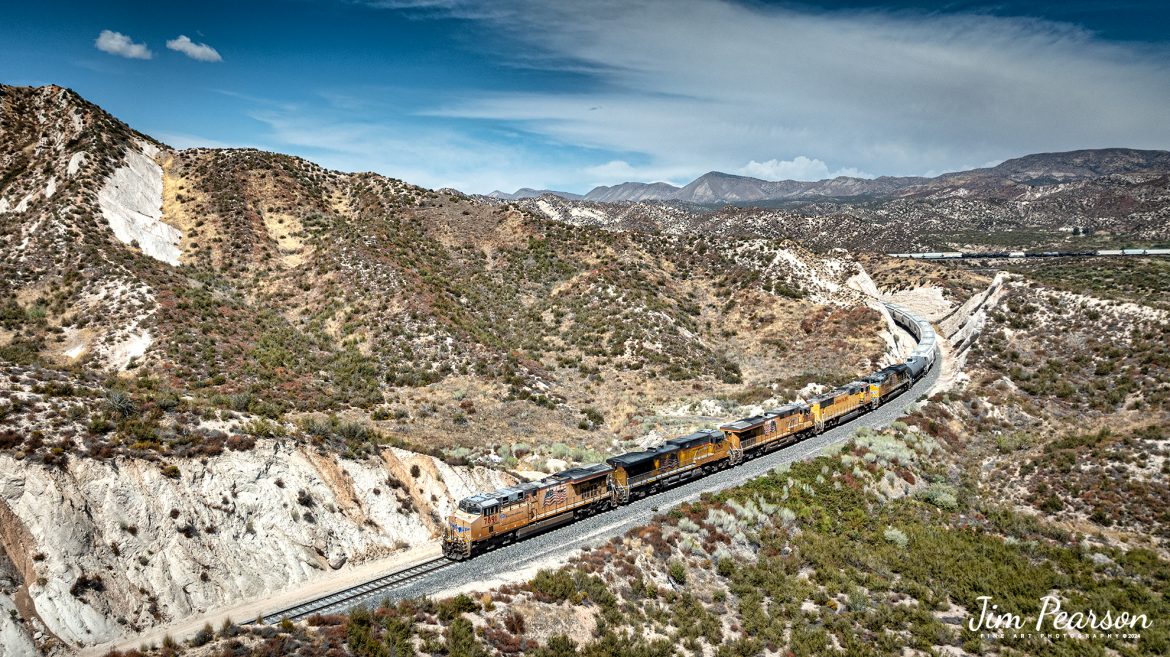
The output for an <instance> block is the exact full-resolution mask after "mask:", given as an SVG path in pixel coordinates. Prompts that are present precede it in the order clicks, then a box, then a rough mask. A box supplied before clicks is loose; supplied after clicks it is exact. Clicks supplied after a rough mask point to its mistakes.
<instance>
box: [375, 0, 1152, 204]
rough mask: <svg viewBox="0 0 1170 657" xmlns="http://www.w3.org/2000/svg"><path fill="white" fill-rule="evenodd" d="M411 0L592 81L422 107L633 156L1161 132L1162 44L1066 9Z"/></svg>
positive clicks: (912, 151) (916, 159)
mask: <svg viewBox="0 0 1170 657" xmlns="http://www.w3.org/2000/svg"><path fill="white" fill-rule="evenodd" d="M410 4H412V3H409V2H395V3H394V5H395V6H397V7H403V6H408V5H410ZM420 4H421V5H422V9H421V10H420V11H422V12H424V14H426V15H430V14H434V13H435V12H442V11H447V12H449V14H448V15H449V16H450V17H455V18H466V19H467V20H473V21H479V22H481V23H483V24H485V25H486V26H488V27H490V28H491V29H492V30H494V31H496V32H498V33H501V34H504V35H506V36H507V37H508V38H509V39H510V45H509V53H522V54H519V55H516V54H507V55H503V54H502V55H501V56H507V57H510V61H512V62H513V64H514V65H517V66H530V67H538V68H546V69H562V70H566V71H572V72H573V73H574V74H577V75H583V76H584V77H585V78H587V80H588V83H587V84H582V85H580V88H581V89H582V90H580V91H571V92H564V91H557V92H542V91H536V92H532V91H528V92H524V93H507V92H494V93H478V94H468V95H466V96H464V97H462V98H459V99H456V100H449V101H447V102H444V103H441V104H440V105H439V106H438V107H436V108H434V109H433V110H432V111H430V112H429V113H430V114H431V115H433V116H438V117H445V118H452V119H461V120H479V121H486V122H493V123H503V124H505V125H509V126H512V127H513V128H514V129H516V130H518V131H521V132H523V133H525V134H529V135H531V136H533V137H534V138H539V139H544V140H550V141H553V142H555V143H560V144H563V145H565V146H566V147H587V148H592V149H597V150H599V151H621V152H630V153H633V154H635V155H636V156H638V157H639V158H640V160H642V161H644V162H645V163H646V164H645V165H644V166H640V167H639V168H640V169H645V170H669V171H684V170H685V171H689V172H690V175H698V174H701V173H703V172H705V171H707V170H709V169H721V170H725V171H742V172H754V174H755V175H760V176H763V177H769V178H776V177H809V176H820V175H824V176H830V175H834V174H836V173H852V174H853V175H858V174H861V173H862V172H872V173H874V174H893V175H914V174H921V173H925V172H928V171H947V170H954V169H956V168H959V167H961V166H963V165H965V164H968V163H970V162H986V161H999V160H1003V159H1005V158H1007V157H1012V156H1016V155H1021V154H1024V153H1029V152H1040V151H1053V150H1069V149H1076V148H1095V147H1107V146H1138V147H1147V148H1167V147H1170V123H1167V122H1166V121H1165V120H1164V118H1163V117H1164V114H1165V107H1167V106H1170V50H1168V49H1167V47H1166V46H1165V44H1162V45H1149V44H1134V43H1112V42H1106V41H1103V40H1100V39H1098V38H1097V37H1095V36H1094V35H1093V34H1092V33H1089V32H1087V31H1085V30H1082V29H1079V28H1077V27H1076V26H1072V25H1069V24H1062V23H1053V22H1048V21H1042V20H1036V19H1029V18H1012V17H996V16H990V15H980V14H971V13H931V14H925V13H912V12H881V11H824V10H812V9H806V8H800V7H797V6H782V7H767V6H762V5H757V4H744V3H734V2H719V1H715V0H679V1H676V2H669V3H667V2H641V3H629V2H621V1H617V0H601V1H600V2H594V3H544V2H537V1H535V0H511V1H507V0H501V1H500V2H496V3H493V13H492V14H490V15H487V16H485V17H476V16H475V13H474V3H464V2H454V1H452V2H443V3H434V2H424V3H420ZM517 44H519V45H517ZM612 159H613V158H607V159H603V160H600V161H598V162H597V165H596V166H598V167H603V166H604V165H605V164H606V163H607V162H609V161H610V160H612ZM526 182H527V183H531V184H537V183H539V182H540V181H539V180H536V181H526Z"/></svg>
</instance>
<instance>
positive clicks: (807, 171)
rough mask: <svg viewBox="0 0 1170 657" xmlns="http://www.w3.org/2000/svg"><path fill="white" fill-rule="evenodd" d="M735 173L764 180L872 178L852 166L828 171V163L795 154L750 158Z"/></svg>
mask: <svg viewBox="0 0 1170 657" xmlns="http://www.w3.org/2000/svg"><path fill="white" fill-rule="evenodd" d="M736 173H739V174H741V175H744V176H752V177H753V178H763V179H764V180H825V179H826V178H836V177H837V176H849V177H851V178H873V176H872V175H871V174H868V173H865V172H864V171H859V170H857V169H854V168H853V167H846V168H844V169H838V170H836V171H832V172H830V171H829V165H827V164H825V163H824V162H823V161H822V160H818V159H815V158H809V157H805V156H803V155H797V156H796V157H794V158H792V159H791V160H777V159H771V160H768V161H766V162H757V161H755V160H752V161H751V162H748V163H747V164H745V165H744V166H742V167H740V168H739V169H738V170H737V171H736Z"/></svg>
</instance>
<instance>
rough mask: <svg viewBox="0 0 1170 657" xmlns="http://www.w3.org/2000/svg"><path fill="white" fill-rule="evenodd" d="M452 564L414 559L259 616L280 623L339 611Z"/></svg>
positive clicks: (441, 559)
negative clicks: (363, 579) (404, 564)
mask: <svg viewBox="0 0 1170 657" xmlns="http://www.w3.org/2000/svg"><path fill="white" fill-rule="evenodd" d="M453 565H455V562H454V561H451V560H450V559H448V558H447V557H437V558H435V559H431V560H430V561H424V562H422V563H416V564H415V565H413V566H410V567H409V568H403V569H402V570H398V571H395V572H393V573H390V574H389V575H383V576H381V577H379V578H377V579H372V580H370V581H368V582H364V583H362V584H358V585H357V586H351V587H349V588H347V589H342V590H340V591H337V592H334V593H330V594H329V595H326V596H322V597H320V598H315V599H313V600H309V601H307V602H302V603H300V604H298V605H294V606H292V607H288V608H286V609H281V610H280V611H274V612H272V613H267V614H264V615H263V617H262V620H263V621H264V622H265V623H269V624H273V623H279V622H280V621H282V620H284V619H285V618H287V619H289V620H294V621H295V620H300V619H302V618H308V617H309V616H312V615H314V614H329V613H334V612H339V611H342V610H344V609H348V608H350V607H352V606H354V605H356V604H358V603H361V602H366V601H368V600H370V599H371V598H374V597H376V596H378V595H380V594H384V593H388V592H389V591H392V590H394V589H396V588H398V587H400V586H405V585H406V584H409V583H410V582H413V581H414V580H416V579H419V578H421V577H425V576H427V575H430V574H431V573H434V572H437V571H440V570H443V569H444V568H447V567H449V566H453Z"/></svg>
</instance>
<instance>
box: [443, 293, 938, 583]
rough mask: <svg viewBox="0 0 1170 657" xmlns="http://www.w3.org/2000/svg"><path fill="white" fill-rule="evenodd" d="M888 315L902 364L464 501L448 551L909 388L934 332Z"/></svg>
mask: <svg viewBox="0 0 1170 657" xmlns="http://www.w3.org/2000/svg"><path fill="white" fill-rule="evenodd" d="M886 307H887V308H888V309H889V311H890V316H891V317H892V318H893V319H894V321H895V322H896V323H897V324H898V325H900V326H902V327H903V328H905V329H906V330H907V331H908V332H909V333H910V334H911V335H913V336H914V338H915V339H916V340H917V341H918V344H917V346H916V347H915V349H914V351H913V352H912V353H911V355H910V356H909V357H908V358H906V359H905V360H904V361H903V362H901V363H898V364H895V365H890V366H889V367H885V368H883V369H880V370H878V371H877V372H874V373H873V374H870V375H868V376H866V377H864V378H862V379H859V380H857V381H854V382H852V383H847V384H845V385H844V386H841V387H840V388H837V389H835V390H830V391H828V392H825V393H823V394H820V395H817V396H815V397H813V398H811V399H809V400H807V401H805V402H796V403H792V404H786V405H784V406H781V407H779V408H776V409H773V410H770V411H767V412H765V413H762V414H760V415H756V416H752V417H746V418H742V419H739V420H736V421H734V422H729V423H727V424H724V425H722V426H720V427H719V429H718V430H714V429H705V430H702V431H696V432H695V433H692V434H689V435H686V436H681V437H679V438H673V439H671V440H668V441H666V442H664V443H663V444H661V445H659V446H657V447H654V448H652V449H647V450H643V451H637V452H628V453H625V454H619V455H617V456H612V457H610V458H608V459H606V460H605V463H597V464H594V465H588V466H583V467H577V468H570V469H568V470H565V471H563V472H558V473H556V474H553V475H549V476H547V477H545V478H544V479H541V480H540V481H533V482H525V483H520V484H517V485H515V486H510V487H508V488H502V489H500V490H497V491H493V492H490V493H476V494H475V495H472V496H470V497H466V498H464V499H463V500H461V501H460V502H459V506H458V508H457V509H456V510H455V511H454V512H453V513H452V514H451V516H450V517H449V518H448V520H447V525H446V527H445V528H444V531H443V554H445V555H446V556H447V557H449V558H451V559H456V560H462V559H467V558H469V557H471V556H474V555H475V554H477V553H479V552H482V551H484V550H488V549H492V548H494V547H497V546H500V545H505V544H508V543H512V542H514V541H517V540H520V539H522V538H525V537H527V536H530V535H532V534H536V533H539V532H541V531H544V530H546V529H550V528H552V527H555V526H557V525H562V524H566V523H569V522H572V521H573V520H576V519H579V518H583V517H586V516H591V515H594V514H597V513H601V512H604V511H607V510H609V509H612V508H615V507H618V506H621V505H623V504H628V503H629V502H630V501H631V500H634V499H639V498H642V497H645V496H646V495H653V494H655V493H657V492H658V491H660V490H661V489H663V488H666V487H669V486H673V485H675V484H678V483H680V482H682V481H686V480H689V479H693V478H697V477H702V476H705V475H707V474H710V473H711V472H714V471H716V470H721V469H724V468H729V467H733V466H736V465H739V464H740V463H742V462H743V461H744V460H746V459H750V458H755V457H757V456H760V455H762V454H765V453H767V452H771V451H774V450H776V449H779V448H782V447H787V446H789V445H792V444H795V443H797V442H800V441H801V440H804V439H806V438H808V437H809V436H813V435H816V434H819V433H822V432H824V431H827V430H829V429H831V428H833V427H835V426H837V425H839V424H841V423H843V422H847V421H849V420H851V419H853V418H855V417H857V416H859V415H862V414H864V413H867V412H869V411H871V410H873V409H875V408H877V407H878V406H881V405H882V404H884V403H886V402H887V401H889V400H890V399H893V398H894V397H896V396H898V395H900V394H902V393H903V392H905V391H906V390H909V389H910V387H911V386H913V385H914V383H915V382H916V381H917V380H918V379H920V378H922V376H923V375H924V374H925V373H926V372H928V371H929V370H930V368H931V366H932V365H933V364H934V358H935V347H936V345H935V333H934V329H933V328H931V326H930V324H929V323H928V322H925V321H923V320H920V319H918V318H917V317H915V316H914V315H912V314H911V313H910V312H909V311H907V310H906V309H905V308H903V307H901V306H898V305H895V304H886Z"/></svg>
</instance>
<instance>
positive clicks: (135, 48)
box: [93, 30, 154, 59]
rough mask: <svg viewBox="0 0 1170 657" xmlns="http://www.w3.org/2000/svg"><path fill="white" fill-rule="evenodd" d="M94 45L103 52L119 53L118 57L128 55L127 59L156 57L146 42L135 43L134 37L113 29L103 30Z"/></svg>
mask: <svg viewBox="0 0 1170 657" xmlns="http://www.w3.org/2000/svg"><path fill="white" fill-rule="evenodd" d="M93 45H94V47H95V48H97V49H98V50H100V51H102V52H105V53H109V54H111V55H117V56H118V57H126V58H127V59H150V58H151V57H154V53H152V52H151V51H150V48H148V47H146V44H145V43H135V42H134V40H133V39H131V38H130V37H128V36H126V35H125V34H122V33H121V32H114V31H113V30H102V31H101V34H99V35H98V38H97V39H96V40H95V41H94V42H93Z"/></svg>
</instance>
